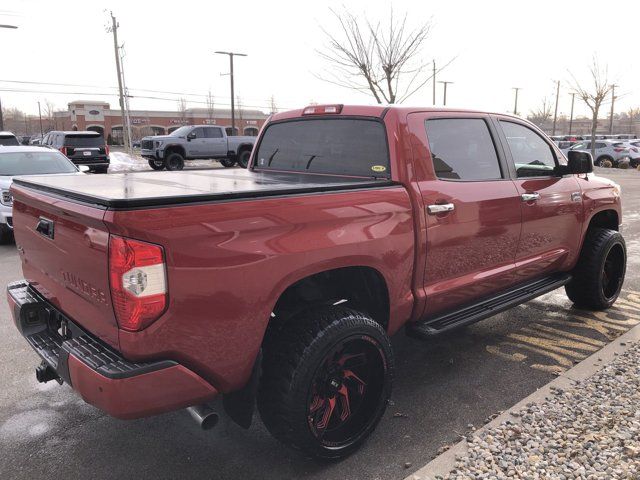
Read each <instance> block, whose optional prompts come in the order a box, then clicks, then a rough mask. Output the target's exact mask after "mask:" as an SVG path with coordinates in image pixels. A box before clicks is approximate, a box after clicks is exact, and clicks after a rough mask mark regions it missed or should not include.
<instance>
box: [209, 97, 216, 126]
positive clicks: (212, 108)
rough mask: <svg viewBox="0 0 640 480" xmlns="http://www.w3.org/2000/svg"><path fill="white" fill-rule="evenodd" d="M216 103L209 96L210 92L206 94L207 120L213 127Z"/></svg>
mask: <svg viewBox="0 0 640 480" xmlns="http://www.w3.org/2000/svg"><path fill="white" fill-rule="evenodd" d="M215 106H216V103H215V101H214V99H213V95H212V94H211V90H209V92H208V93H207V118H208V119H209V125H213V119H214V117H215Z"/></svg>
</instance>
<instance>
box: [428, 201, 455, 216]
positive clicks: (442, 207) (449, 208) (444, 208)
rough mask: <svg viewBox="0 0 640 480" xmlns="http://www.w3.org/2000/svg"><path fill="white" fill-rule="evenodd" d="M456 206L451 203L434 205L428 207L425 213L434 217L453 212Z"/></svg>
mask: <svg viewBox="0 0 640 480" xmlns="http://www.w3.org/2000/svg"><path fill="white" fill-rule="evenodd" d="M455 209H456V206H455V205H454V204H453V203H442V204H436V205H429V206H428V207H427V213H428V214H429V215H436V214H438V213H444V212H453V211H454V210H455Z"/></svg>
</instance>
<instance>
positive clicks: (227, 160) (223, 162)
mask: <svg viewBox="0 0 640 480" xmlns="http://www.w3.org/2000/svg"><path fill="white" fill-rule="evenodd" d="M220 164H221V165H222V166H223V167H224V168H231V167H233V166H234V165H235V164H236V161H235V160H232V159H231V158H223V159H222V160H220Z"/></svg>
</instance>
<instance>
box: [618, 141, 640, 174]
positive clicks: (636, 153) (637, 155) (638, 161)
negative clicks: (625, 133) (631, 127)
mask: <svg viewBox="0 0 640 480" xmlns="http://www.w3.org/2000/svg"><path fill="white" fill-rule="evenodd" d="M622 144H623V145H624V147H625V148H628V149H629V165H630V166H631V167H632V168H637V167H638V165H640V140H623V141H622Z"/></svg>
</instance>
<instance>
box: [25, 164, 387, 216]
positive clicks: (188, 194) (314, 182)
mask: <svg viewBox="0 0 640 480" xmlns="http://www.w3.org/2000/svg"><path fill="white" fill-rule="evenodd" d="M13 182H14V183H15V184H17V185H24V186H26V187H28V188H32V189H35V190H41V191H45V192H48V193H50V194H53V195H57V196H61V197H64V198H68V199H72V200H76V201H80V202H83V203H90V204H92V205H96V206H100V207H104V208H113V209H128V208H139V207H154V206H163V205H174V204H181V203H192V202H205V201H214V200H231V199H240V198H255V197H266V196H274V195H286V194H299V193H316V192H324V191H333V190H351V189H359V188H373V187H383V186H387V185H392V182H391V181H389V180H386V179H381V180H379V179H374V178H370V179H369V178H350V177H339V176H331V175H310V174H304V173H279V172H253V171H248V170H243V169H232V170H222V169H215V170H191V171H189V170H186V171H181V172H136V173H115V174H108V175H55V176H29V177H16V178H14V180H13Z"/></svg>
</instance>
